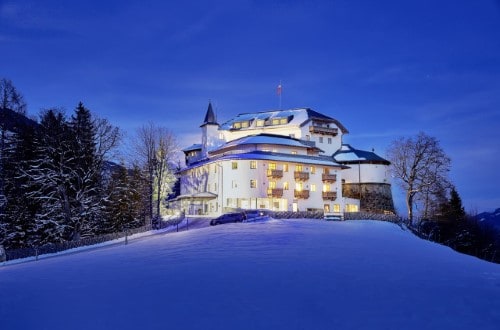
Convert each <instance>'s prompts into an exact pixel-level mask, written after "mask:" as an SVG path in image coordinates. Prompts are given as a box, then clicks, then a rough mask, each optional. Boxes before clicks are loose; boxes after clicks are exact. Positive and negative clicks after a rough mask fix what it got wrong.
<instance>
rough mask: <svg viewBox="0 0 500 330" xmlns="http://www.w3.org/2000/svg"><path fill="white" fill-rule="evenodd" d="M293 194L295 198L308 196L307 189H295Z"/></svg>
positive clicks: (306, 197)
mask: <svg viewBox="0 0 500 330" xmlns="http://www.w3.org/2000/svg"><path fill="white" fill-rule="evenodd" d="M294 196H295V198H300V199H308V198H309V190H295V192H294Z"/></svg>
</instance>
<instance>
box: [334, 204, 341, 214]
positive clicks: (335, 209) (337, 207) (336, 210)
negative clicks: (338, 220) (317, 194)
mask: <svg viewBox="0 0 500 330" xmlns="http://www.w3.org/2000/svg"><path fill="white" fill-rule="evenodd" d="M333 212H337V213H338V212H340V204H333Z"/></svg>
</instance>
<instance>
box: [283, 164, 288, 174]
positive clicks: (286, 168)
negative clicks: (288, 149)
mask: <svg viewBox="0 0 500 330" xmlns="http://www.w3.org/2000/svg"><path fill="white" fill-rule="evenodd" d="M283 172H288V164H283Z"/></svg>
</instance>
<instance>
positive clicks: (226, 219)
mask: <svg viewBox="0 0 500 330" xmlns="http://www.w3.org/2000/svg"><path fill="white" fill-rule="evenodd" d="M245 219H246V215H245V213H244V212H231V213H226V214H223V215H221V216H219V217H217V218H215V219H212V221H210V226H215V225H219V224H221V223H230V222H243V220H245Z"/></svg>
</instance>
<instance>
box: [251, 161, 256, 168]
mask: <svg viewBox="0 0 500 330" xmlns="http://www.w3.org/2000/svg"><path fill="white" fill-rule="evenodd" d="M250 168H251V169H256V168H257V161H256V160H251V161H250Z"/></svg>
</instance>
